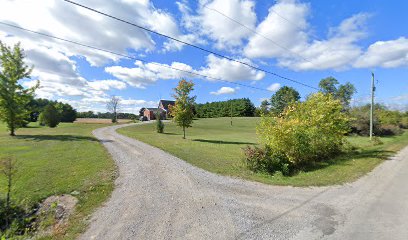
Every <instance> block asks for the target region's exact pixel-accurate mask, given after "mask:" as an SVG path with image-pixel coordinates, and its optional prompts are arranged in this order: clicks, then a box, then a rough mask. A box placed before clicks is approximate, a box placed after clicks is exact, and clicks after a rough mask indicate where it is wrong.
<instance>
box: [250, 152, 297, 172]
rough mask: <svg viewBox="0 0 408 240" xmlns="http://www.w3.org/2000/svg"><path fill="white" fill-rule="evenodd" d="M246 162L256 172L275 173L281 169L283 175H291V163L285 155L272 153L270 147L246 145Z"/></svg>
mask: <svg viewBox="0 0 408 240" xmlns="http://www.w3.org/2000/svg"><path fill="white" fill-rule="evenodd" d="M243 150H244V155H245V159H244V164H245V165H246V167H247V168H249V169H250V170H252V171H254V172H268V173H270V174H274V173H275V172H277V171H281V172H282V174H283V175H289V174H290V172H291V171H290V169H289V164H288V162H287V161H286V160H285V157H284V156H283V155H278V154H277V153H275V154H274V153H272V152H271V151H270V149H269V147H265V148H259V147H251V146H246V147H245V148H244V149H243Z"/></svg>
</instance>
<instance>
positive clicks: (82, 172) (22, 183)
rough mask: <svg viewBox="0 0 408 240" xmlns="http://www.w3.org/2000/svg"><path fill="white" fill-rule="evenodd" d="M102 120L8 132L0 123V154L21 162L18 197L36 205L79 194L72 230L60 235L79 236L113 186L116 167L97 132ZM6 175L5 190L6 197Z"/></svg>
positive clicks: (0, 183)
mask: <svg viewBox="0 0 408 240" xmlns="http://www.w3.org/2000/svg"><path fill="white" fill-rule="evenodd" d="M99 127H103V125H101V124H80V123H62V124H60V125H59V126H58V127H57V128H53V129H52V128H48V127H38V126H36V125H35V124H32V126H30V127H29V128H21V129H18V131H17V133H16V134H17V136H16V137H10V136H8V133H7V132H6V127H5V125H4V124H1V125H0V157H5V156H11V157H13V158H14V159H16V160H17V174H16V176H15V179H13V182H14V185H13V189H12V200H13V201H15V202H18V203H21V204H26V205H27V206H32V205H33V204H36V203H38V202H40V201H41V200H43V199H45V198H47V197H48V196H51V195H59V194H66V193H71V192H74V191H76V192H78V193H79V194H78V195H77V196H76V197H78V199H79V204H78V205H77V209H76V212H75V214H74V215H73V216H72V217H71V221H70V223H69V226H68V227H67V229H65V230H67V231H65V230H62V231H61V233H60V235H58V236H55V238H62V237H64V238H67V239H73V238H75V236H76V235H77V234H78V233H79V232H81V231H83V230H84V228H85V227H86V221H85V218H86V217H87V216H88V215H89V214H91V213H92V211H93V210H94V209H95V208H96V207H98V206H100V204H101V203H102V202H104V201H105V200H106V199H107V198H108V196H109V195H110V193H111V191H112V189H113V180H114V178H115V165H114V162H113V160H112V159H111V158H110V156H109V154H108V153H107V151H106V150H105V149H104V147H103V146H102V145H101V144H100V143H99V142H98V141H97V140H96V139H95V138H94V137H93V135H92V133H91V132H92V130H93V129H96V128H99ZM5 183H6V182H5V178H4V176H0V193H1V195H2V196H1V197H2V198H3V197H4V196H5V195H4V193H5Z"/></svg>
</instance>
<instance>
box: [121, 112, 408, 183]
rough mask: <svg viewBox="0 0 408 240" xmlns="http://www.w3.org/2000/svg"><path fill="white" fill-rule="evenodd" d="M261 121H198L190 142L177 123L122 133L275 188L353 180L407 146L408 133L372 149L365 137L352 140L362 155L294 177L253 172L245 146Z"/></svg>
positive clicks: (208, 167) (342, 158)
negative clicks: (160, 131)
mask: <svg viewBox="0 0 408 240" xmlns="http://www.w3.org/2000/svg"><path fill="white" fill-rule="evenodd" d="M258 121H259V119H258V118H234V120H233V126H231V125H230V119H229V118H214V119H199V120H195V121H194V123H193V127H192V128H188V129H187V139H185V140H184V139H182V131H181V129H180V128H178V127H177V126H175V125H174V124H173V123H166V124H165V129H164V131H165V134H158V133H156V132H155V124H146V125H136V126H130V127H126V128H122V129H119V130H118V132H119V133H121V134H124V135H127V136H129V137H133V138H135V139H138V140H141V141H143V142H145V143H148V144H150V145H153V146H156V147H158V148H160V149H162V150H164V151H167V152H169V153H171V154H173V155H174V156H177V157H179V158H181V159H184V160H185V161H187V162H189V163H191V164H193V165H195V166H197V167H200V168H203V169H205V170H208V171H210V172H214V173H218V174H222V175H227V176H234V177H239V178H244V179H248V180H253V181H258V182H263V183H267V184H275V185H292V186H325V185H334V184H342V183H345V182H351V181H354V180H356V179H358V178H359V177H361V176H363V175H364V174H366V173H367V172H370V171H371V170H372V169H373V168H375V167H376V166H377V165H378V164H379V163H381V162H382V161H383V160H384V159H386V158H387V157H389V156H391V155H392V154H394V153H396V152H397V151H398V150H400V149H401V148H403V147H404V146H406V145H408V132H405V133H404V134H403V135H401V136H396V137H387V138H381V141H383V142H384V144H383V145H378V146H373V145H372V144H371V142H370V141H369V139H368V138H366V137H348V140H349V141H350V143H352V144H353V145H354V146H355V147H357V149H358V151H356V152H353V153H349V154H347V155H343V156H340V157H338V158H336V159H332V160H330V161H328V163H322V164H319V165H317V166H315V167H314V169H310V170H309V171H305V172H300V173H298V174H296V175H295V176H291V177H285V176H282V175H281V174H275V175H274V176H271V175H269V174H263V173H253V172H251V171H249V170H248V169H246V168H245V166H244V165H243V157H244V155H243V151H242V148H243V147H245V146H246V145H257V144H258V141H257V136H256V133H255V128H256V124H257V122H258Z"/></svg>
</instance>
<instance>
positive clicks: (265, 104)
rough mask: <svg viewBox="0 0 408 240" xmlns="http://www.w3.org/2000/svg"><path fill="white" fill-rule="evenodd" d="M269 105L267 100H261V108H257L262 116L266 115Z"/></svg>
mask: <svg viewBox="0 0 408 240" xmlns="http://www.w3.org/2000/svg"><path fill="white" fill-rule="evenodd" d="M269 105H271V104H270V103H269V102H268V100H263V101H262V102H261V106H259V108H260V112H261V113H262V114H267V113H268V112H269Z"/></svg>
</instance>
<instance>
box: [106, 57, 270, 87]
mask: <svg viewBox="0 0 408 240" xmlns="http://www.w3.org/2000/svg"><path fill="white" fill-rule="evenodd" d="M242 61H245V62H248V63H251V62H250V61H249V60H248V59H243V60H242ZM135 65H136V67H133V68H128V67H122V66H111V67H106V68H105V71H106V72H107V73H109V74H112V75H113V76H115V77H116V78H118V79H120V80H122V81H125V82H127V83H128V84H129V85H131V86H133V87H137V88H145V87H146V86H147V85H151V84H153V83H155V82H156V81H158V80H168V79H180V78H194V77H195V78H197V77H199V78H204V77H202V76H200V75H206V76H209V77H210V78H205V79H207V80H211V81H213V79H211V77H213V78H219V79H223V80H228V81H244V80H253V81H258V80H261V79H263V78H264V77H265V73H264V72H261V71H256V70H254V69H252V68H250V67H248V66H245V65H242V64H239V63H237V62H232V61H229V60H227V59H223V58H218V57H216V56H214V55H212V54H210V55H208V56H207V65H206V66H205V67H201V68H200V69H193V67H191V66H190V65H187V64H185V63H180V62H173V63H171V64H170V65H169V64H162V63H157V62H150V63H143V62H140V61H136V62H135ZM176 69H179V70H182V71H179V70H176Z"/></svg>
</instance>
